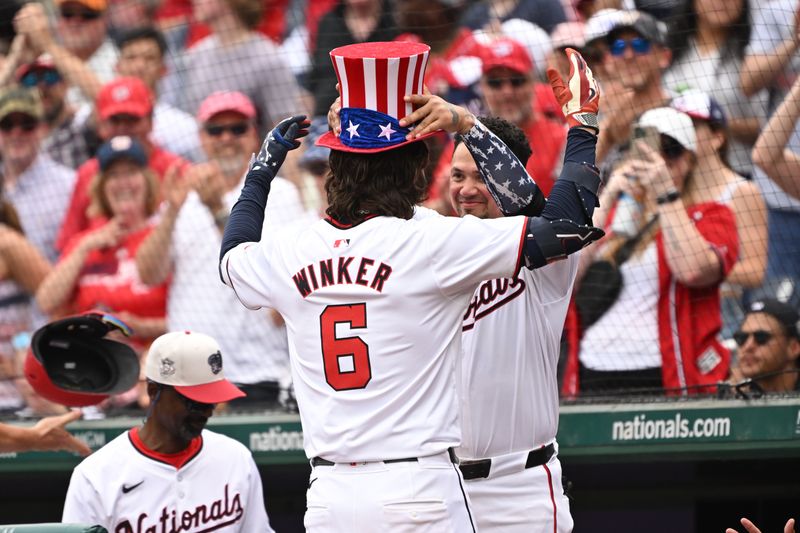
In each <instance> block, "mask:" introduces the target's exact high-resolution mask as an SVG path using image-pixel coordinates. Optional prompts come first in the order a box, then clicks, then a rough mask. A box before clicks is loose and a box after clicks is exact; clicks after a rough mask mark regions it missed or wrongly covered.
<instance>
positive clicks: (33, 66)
mask: <svg viewBox="0 0 800 533" xmlns="http://www.w3.org/2000/svg"><path fill="white" fill-rule="evenodd" d="M45 69H47V70H55V69H56V64H55V63H54V62H53V56H51V55H50V54H42V55H40V56H39V57H37V58H36V59H35V60H33V61H31V62H30V63H24V64H22V65H20V66H19V67H18V68H17V71H16V72H15V73H14V77H15V78H16V80H17V81H20V80H21V79H22V78H23V77H24V76H25V74H27V73H28V72H30V71H32V70H45Z"/></svg>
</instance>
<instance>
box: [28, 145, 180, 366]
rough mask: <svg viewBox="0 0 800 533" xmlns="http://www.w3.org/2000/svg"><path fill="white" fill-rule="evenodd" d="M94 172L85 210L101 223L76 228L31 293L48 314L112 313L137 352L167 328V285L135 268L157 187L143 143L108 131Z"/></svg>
mask: <svg viewBox="0 0 800 533" xmlns="http://www.w3.org/2000/svg"><path fill="white" fill-rule="evenodd" d="M97 159H98V161H99V164H100V173H99V174H98V175H97V176H96V177H95V179H94V182H93V184H92V190H91V196H92V204H91V206H90V208H89V209H90V211H92V213H91V214H92V215H94V216H101V217H104V218H106V219H108V221H107V222H106V223H104V224H103V225H102V226H100V227H99V228H93V229H90V230H87V231H85V232H82V233H79V234H77V235H76V236H75V237H73V239H72V240H71V241H70V242H69V243H68V244H67V246H66V248H65V249H64V253H63V255H62V256H61V258H60V260H59V262H58V264H57V265H56V266H55V268H54V269H53V271H52V272H51V273H50V275H48V276H47V278H45V280H44V281H43V282H42V284H41V285H40V286H39V289H38V291H37V293H36V300H37V302H38V304H39V306H40V308H41V309H42V310H43V311H44V312H46V313H48V314H50V315H62V314H71V313H81V312H84V311H89V310H91V309H103V310H106V311H109V312H113V313H114V314H115V315H116V316H118V317H119V318H120V319H121V320H123V321H124V322H126V323H127V324H128V325H129V326H130V327H131V329H133V336H132V337H131V339H130V342H131V344H132V346H133V347H134V349H136V350H137V351H139V352H141V351H143V350H144V348H146V347H147V345H149V343H150V342H151V341H152V340H153V339H154V338H156V337H157V336H159V335H161V334H162V333H164V332H165V331H166V320H165V315H166V294H167V285H166V284H162V285H157V286H147V285H145V284H144V283H142V281H141V280H140V279H139V274H138V272H137V270H136V261H135V257H136V250H137V249H138V248H139V245H140V244H141V243H142V241H143V240H144V239H145V238H146V237H147V235H148V234H149V233H150V231H152V229H153V225H152V224H151V221H150V218H151V217H152V216H153V214H154V213H155V211H156V209H157V198H158V185H157V183H158V182H157V181H156V178H155V176H154V175H153V174H152V173H151V171H150V170H148V168H147V156H146V155H145V151H144V148H143V147H142V145H141V144H140V143H139V142H138V141H136V140H135V139H133V138H131V137H114V138H112V139H111V140H109V141H108V142H106V143H105V144H103V145H102V146H101V147H100V149H99V150H98V152H97Z"/></svg>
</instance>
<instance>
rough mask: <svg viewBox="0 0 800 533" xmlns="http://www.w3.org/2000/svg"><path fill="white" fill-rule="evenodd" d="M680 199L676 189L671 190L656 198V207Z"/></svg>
mask: <svg viewBox="0 0 800 533" xmlns="http://www.w3.org/2000/svg"><path fill="white" fill-rule="evenodd" d="M680 197H681V193H679V192H678V190H677V189H672V190H671V191H669V192H668V193H665V194H662V195H661V196H659V197H658V198H656V203H657V204H658V205H664V204H671V203H672V202H674V201H675V200H678V199H679V198H680Z"/></svg>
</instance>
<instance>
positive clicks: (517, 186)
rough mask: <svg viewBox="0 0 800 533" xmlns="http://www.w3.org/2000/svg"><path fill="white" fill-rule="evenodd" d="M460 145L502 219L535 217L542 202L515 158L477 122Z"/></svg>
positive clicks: (540, 209) (533, 183)
mask: <svg viewBox="0 0 800 533" xmlns="http://www.w3.org/2000/svg"><path fill="white" fill-rule="evenodd" d="M461 141H462V142H463V143H464V146H466V147H467V150H469V153H470V154H472V157H473V159H475V163H477V165H478V170H479V171H480V173H481V176H482V177H483V181H484V182H485V183H486V188H487V189H489V192H490V193H491V194H492V197H493V198H494V201H495V202H497V205H498V206H499V207H500V211H502V212H503V214H504V215H506V216H511V215H527V216H538V215H539V214H540V213H541V212H542V209H543V208H544V204H545V198H544V195H543V194H542V191H541V190H540V189H539V186H538V185H536V182H535V181H534V180H533V178H532V177H531V176H530V175H529V174H528V172H527V171H526V170H525V165H523V164H522V163H521V162H520V160H519V159H517V156H515V155H514V153H513V152H512V151H511V150H510V149H509V148H508V147H507V146H506V145H505V143H503V141H501V140H500V138H499V137H497V136H496V135H495V134H494V133H492V132H491V131H489V129H488V128H487V127H486V126H484V125H483V124H482V123H481V121H480V120H476V121H475V126H473V127H472V129H471V130H469V132H468V133H467V134H466V135H462V136H461Z"/></svg>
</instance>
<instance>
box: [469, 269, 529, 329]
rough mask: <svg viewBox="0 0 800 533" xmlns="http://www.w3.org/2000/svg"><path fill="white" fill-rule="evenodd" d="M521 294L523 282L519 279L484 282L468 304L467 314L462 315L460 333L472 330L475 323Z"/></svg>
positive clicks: (523, 288)
mask: <svg viewBox="0 0 800 533" xmlns="http://www.w3.org/2000/svg"><path fill="white" fill-rule="evenodd" d="M523 292H525V281H524V280H523V279H521V278H514V279H508V278H503V279H491V280H489V281H484V282H483V283H482V284H481V286H480V287H479V288H478V290H477V291H475V295H474V296H473V297H472V301H470V302H469V307H467V312H466V313H464V325H463V326H462V328H461V329H462V331H468V330H470V329H472V328H474V327H475V322H477V321H478V320H480V319H481V318H483V317H485V316H486V315H488V314H489V313H491V312H492V311H494V310H496V309H498V308H500V307H501V306H503V305H505V304H507V303H508V302H510V301H511V300H513V299H514V298H516V297H517V296H519V295H521V294H522V293H523Z"/></svg>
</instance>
